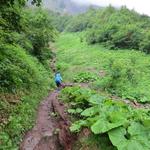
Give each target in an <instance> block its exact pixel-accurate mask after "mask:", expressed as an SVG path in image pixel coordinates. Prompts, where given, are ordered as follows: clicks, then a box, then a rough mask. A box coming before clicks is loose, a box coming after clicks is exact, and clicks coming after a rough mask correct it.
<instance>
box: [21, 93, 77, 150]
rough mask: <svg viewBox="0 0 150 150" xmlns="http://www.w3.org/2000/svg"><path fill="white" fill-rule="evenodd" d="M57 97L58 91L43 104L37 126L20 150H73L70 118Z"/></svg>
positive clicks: (25, 137) (27, 136) (27, 134)
mask: <svg viewBox="0 0 150 150" xmlns="http://www.w3.org/2000/svg"><path fill="white" fill-rule="evenodd" d="M57 96H58V91H54V92H52V93H51V94H50V95H49V96H48V97H47V98H46V99H45V100H44V101H42V102H41V104H40V106H39V108H38V114H37V119H36V123H35V126H34V127H33V129H31V130H30V131H28V132H27V133H26V135H25V136H24V139H23V141H22V143H21V145H20V150H62V149H65V150H71V149H72V144H73V141H74V138H73V135H71V133H70V131H69V126H70V122H69V121H68V120H69V118H68V115H67V113H66V112H65V106H64V105H63V104H62V103H60V102H59V101H58V98H57Z"/></svg>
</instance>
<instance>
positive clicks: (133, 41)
mask: <svg viewBox="0 0 150 150" xmlns="http://www.w3.org/2000/svg"><path fill="white" fill-rule="evenodd" d="M65 30H67V31H69V32H79V31H86V35H85V39H86V41H87V43H88V44H95V43H101V44H103V45H104V46H106V47H108V48H109V49H118V48H123V49H126V48H128V49H136V50H140V51H144V52H146V53H149V51H150V43H149V41H150V40H149V38H150V36H149V35H150V33H149V30H150V17H148V16H144V15H140V14H138V13H137V12H135V11H134V10H128V9H127V8H126V7H122V8H120V9H116V8H113V7H111V6H109V7H107V8H101V9H96V10H95V9H89V11H88V12H86V13H83V14H80V15H77V16H74V17H72V18H71V19H70V21H69V22H68V25H67V26H66V28H65Z"/></svg>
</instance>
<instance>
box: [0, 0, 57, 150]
mask: <svg viewBox="0 0 150 150" xmlns="http://www.w3.org/2000/svg"><path fill="white" fill-rule="evenodd" d="M25 3H26V0H18V1H13V0H7V1H1V2H0V26H1V27H0V61H1V62H0V70H1V71H0V85H1V86H0V149H7V150H9V149H11V150H12V149H17V146H18V144H19V142H20V140H21V135H22V134H23V133H24V132H25V130H26V129H28V128H30V127H31V126H32V123H33V116H34V113H35V110H36V107H37V105H38V104H39V101H40V100H41V98H42V97H43V96H45V95H46V94H47V92H48V90H49V88H50V83H51V79H50V77H51V72H50V69H48V68H49V59H50V58H51V57H52V52H51V50H50V49H49V42H50V41H51V42H52V41H54V38H55V35H56V31H55V29H54V28H53V26H52V24H51V19H50V18H49V16H48V14H47V12H45V11H43V10H42V9H35V10H34V9H33V10H30V9H28V8H25ZM32 3H35V4H37V5H39V4H40V0H33V1H32ZM51 85H52V84H51ZM37 87H38V88H37Z"/></svg>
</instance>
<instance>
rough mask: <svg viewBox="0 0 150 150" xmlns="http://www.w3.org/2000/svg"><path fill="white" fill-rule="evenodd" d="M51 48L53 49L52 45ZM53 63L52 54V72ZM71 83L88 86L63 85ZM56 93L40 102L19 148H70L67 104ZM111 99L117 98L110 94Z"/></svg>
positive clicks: (127, 101) (71, 136)
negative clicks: (32, 125)
mask: <svg viewBox="0 0 150 150" xmlns="http://www.w3.org/2000/svg"><path fill="white" fill-rule="evenodd" d="M52 49H53V50H54V48H53V47H52ZM55 63H56V57H55V56H54V57H53V59H52V60H51V63H50V67H51V69H52V71H53V72H55V71H56V67H55ZM73 85H80V86H81V87H85V88H87V87H88V83H80V84H75V83H68V84H64V85H63V87H66V86H73ZM58 95H59V91H57V90H54V91H53V92H50V93H49V95H48V97H47V98H45V99H44V100H43V101H42V102H41V103H40V105H39V107H38V110H37V118H36V122H35V125H34V127H33V128H32V129H31V130H30V131H28V132H27V133H26V134H25V136H24V138H23V140H22V142H21V144H20V150H72V146H73V143H74V142H75V141H76V138H77V137H76V136H75V135H73V134H72V133H70V131H69V127H70V125H71V124H70V122H69V120H70V119H69V115H68V114H67V113H66V112H65V110H66V108H67V106H65V104H63V103H62V102H60V101H59V100H58ZM112 99H115V100H117V99H119V98H118V97H115V96H112ZM123 101H124V102H125V103H127V104H129V105H131V106H132V107H136V108H142V107H146V106H143V105H142V104H139V103H137V102H136V101H134V102H131V101H129V100H123ZM147 107H149V106H147Z"/></svg>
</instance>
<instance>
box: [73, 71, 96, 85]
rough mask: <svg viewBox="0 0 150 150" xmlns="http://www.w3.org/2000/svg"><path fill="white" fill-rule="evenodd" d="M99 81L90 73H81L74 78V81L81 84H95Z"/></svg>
mask: <svg viewBox="0 0 150 150" xmlns="http://www.w3.org/2000/svg"><path fill="white" fill-rule="evenodd" d="M97 79H98V77H97V75H96V74H93V73H90V72H81V73H79V74H78V75H76V76H75V77H74V81H75V82H79V83H81V82H83V83H88V82H93V81H95V80H97Z"/></svg>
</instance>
